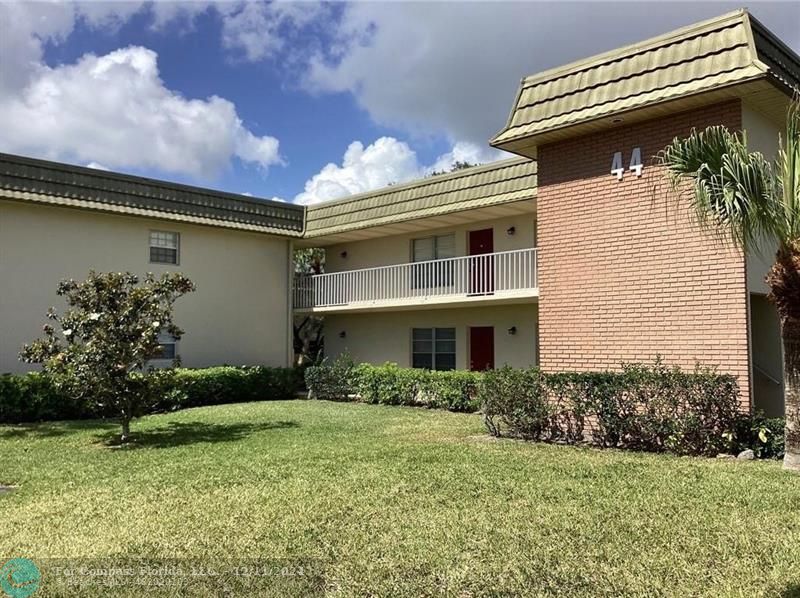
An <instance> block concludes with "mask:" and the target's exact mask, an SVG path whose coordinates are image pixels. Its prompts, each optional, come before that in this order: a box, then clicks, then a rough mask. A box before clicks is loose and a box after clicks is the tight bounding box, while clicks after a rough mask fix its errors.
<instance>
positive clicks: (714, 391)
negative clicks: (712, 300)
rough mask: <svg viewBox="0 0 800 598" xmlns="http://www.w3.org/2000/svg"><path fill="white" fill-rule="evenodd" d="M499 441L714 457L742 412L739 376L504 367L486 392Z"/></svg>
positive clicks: (489, 420)
mask: <svg viewBox="0 0 800 598" xmlns="http://www.w3.org/2000/svg"><path fill="white" fill-rule="evenodd" d="M480 395H481V401H482V409H483V411H484V419H485V422H486V427H487V429H488V431H489V433H490V434H493V435H495V436H501V435H506V436H514V437H518V438H524V439H526V440H545V441H560V442H567V443H576V442H580V441H583V440H584V439H589V440H591V441H592V442H593V443H595V444H598V445H600V446H606V447H621V448H633V449H639V450H648V451H671V452H674V453H678V454H700V455H713V454H716V453H718V452H722V451H724V450H725V449H726V447H728V446H729V445H730V441H729V437H730V435H731V434H733V433H734V430H735V428H736V425H737V420H738V418H739V417H740V415H739V411H738V408H739V392H738V388H737V385H736V381H735V379H734V378H733V377H732V376H727V375H719V374H716V373H715V372H713V371H711V370H703V369H699V368H698V369H697V370H696V371H694V372H692V373H687V372H683V371H681V370H680V369H679V368H667V367H665V366H663V365H662V364H661V363H660V362H656V364H655V365H654V366H645V365H640V364H632V365H626V366H624V367H623V370H622V371H621V372H574V373H559V374H543V373H541V372H539V371H538V370H537V369H535V368H534V369H531V370H524V371H521V370H514V369H511V368H504V369H501V370H497V371H495V372H492V373H489V374H487V375H486V377H485V380H484V385H483V387H482V388H481V392H480Z"/></svg>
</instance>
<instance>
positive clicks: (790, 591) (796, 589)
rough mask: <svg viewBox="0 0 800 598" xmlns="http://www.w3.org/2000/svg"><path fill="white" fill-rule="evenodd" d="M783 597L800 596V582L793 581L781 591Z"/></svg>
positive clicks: (799, 597) (792, 597)
mask: <svg viewBox="0 0 800 598" xmlns="http://www.w3.org/2000/svg"><path fill="white" fill-rule="evenodd" d="M781 598H800V583H792V584H789V585H788V586H786V589H784V590H783V592H781Z"/></svg>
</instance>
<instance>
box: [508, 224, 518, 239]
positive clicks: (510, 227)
mask: <svg viewBox="0 0 800 598" xmlns="http://www.w3.org/2000/svg"><path fill="white" fill-rule="evenodd" d="M515 232H517V228H516V227H515V226H509V227H508V228H507V229H506V234H507V235H508V236H509V237H510V236H511V235H513V234H514V233H515Z"/></svg>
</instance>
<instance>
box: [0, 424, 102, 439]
mask: <svg viewBox="0 0 800 598" xmlns="http://www.w3.org/2000/svg"><path fill="white" fill-rule="evenodd" d="M115 427H117V424H115V423H114V422H108V421H98V420H82V421H78V420H76V421H60V422H43V423H36V424H8V427H6V428H5V429H3V430H0V440H5V439H8V440H10V439H12V438H56V437H59V436H66V435H67V434H75V433H77V432H81V431H83V430H88V429H91V430H97V429H102V430H111V429H114V428H115Z"/></svg>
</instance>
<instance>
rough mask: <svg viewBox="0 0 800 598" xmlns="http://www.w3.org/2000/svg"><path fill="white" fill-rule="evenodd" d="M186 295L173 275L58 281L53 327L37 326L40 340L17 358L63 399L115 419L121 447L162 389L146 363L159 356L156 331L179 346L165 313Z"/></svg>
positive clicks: (165, 374)
mask: <svg viewBox="0 0 800 598" xmlns="http://www.w3.org/2000/svg"><path fill="white" fill-rule="evenodd" d="M194 290H195V286H194V284H193V283H192V282H191V281H190V280H189V279H188V278H186V277H185V276H183V275H182V274H175V273H171V274H164V275H163V276H162V277H161V278H159V279H156V278H155V277H154V276H153V275H152V274H147V276H145V277H144V279H143V280H141V281H140V279H139V277H138V276H136V275H134V274H131V273H125V274H122V273H109V274H98V273H95V272H94V271H92V272H90V273H89V277H88V278H87V279H86V280H85V281H83V282H76V281H74V280H63V281H61V282H60V283H59V285H58V289H57V291H56V293H57V294H58V295H59V296H62V297H64V299H65V300H66V303H67V309H66V311H65V312H64V313H63V315H58V313H56V310H55V309H54V308H50V310H48V312H47V317H48V319H49V320H51V322H53V324H46V325H45V326H44V328H43V330H44V338H41V339H38V340H35V341H33V342H32V343H31V344H29V345H25V346H24V347H23V349H22V352H21V353H20V359H22V360H23V361H25V362H27V363H39V364H42V365H43V368H44V372H45V374H46V375H47V376H48V377H50V378H51V379H52V381H53V384H54V385H55V387H56V388H57V389H58V390H59V391H60V392H62V393H63V394H64V395H65V396H68V397H71V398H73V399H76V400H81V401H89V402H91V403H92V404H93V405H94V406H95V407H96V408H97V410H98V411H100V412H103V413H106V414H107V415H109V416H113V417H116V418H118V419H119V421H120V423H121V424H122V436H121V440H122V442H127V441H128V440H129V438H130V422H131V419H132V418H134V417H137V416H139V415H142V414H143V413H144V412H146V410H147V408H148V406H149V405H151V404H152V402H154V401H156V400H157V399H158V398H159V396H160V394H161V393H162V392H163V391H164V389H165V388H166V384H168V382H169V377H170V375H171V370H170V369H165V370H159V369H156V368H154V367H152V366H151V365H150V364H149V361H150V360H151V359H153V358H154V357H157V356H158V354H159V353H160V351H161V350H162V349H161V346H160V344H159V338H158V337H159V335H160V334H161V333H162V332H165V333H167V334H170V335H172V336H173V337H174V338H175V339H176V340H177V339H180V337H181V335H182V334H183V331H182V330H181V329H180V328H178V326H176V325H175V323H174V322H173V320H172V307H173V304H174V303H175V301H176V300H177V299H178V298H179V297H181V296H182V295H184V294H186V293H190V292H192V291H194ZM56 328H59V330H56ZM173 365H177V360H175V362H174V363H173Z"/></svg>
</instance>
